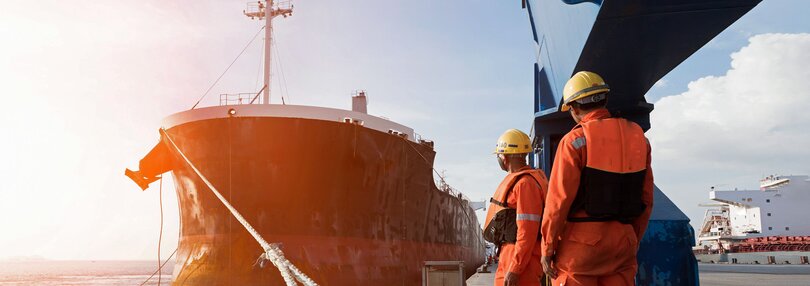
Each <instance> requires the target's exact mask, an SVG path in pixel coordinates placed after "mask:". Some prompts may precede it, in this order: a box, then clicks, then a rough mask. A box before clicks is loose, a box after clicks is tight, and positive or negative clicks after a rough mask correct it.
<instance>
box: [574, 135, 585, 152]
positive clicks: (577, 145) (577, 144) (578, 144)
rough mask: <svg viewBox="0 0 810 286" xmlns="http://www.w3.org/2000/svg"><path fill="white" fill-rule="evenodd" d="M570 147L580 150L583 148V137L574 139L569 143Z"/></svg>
mask: <svg viewBox="0 0 810 286" xmlns="http://www.w3.org/2000/svg"><path fill="white" fill-rule="evenodd" d="M571 145H572V146H574V149H579V148H582V146H585V137H578V138H577V139H574V141H571Z"/></svg>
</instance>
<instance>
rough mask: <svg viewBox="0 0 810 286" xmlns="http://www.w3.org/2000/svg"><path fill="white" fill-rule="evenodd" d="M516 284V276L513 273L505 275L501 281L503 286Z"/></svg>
mask: <svg viewBox="0 0 810 286" xmlns="http://www.w3.org/2000/svg"><path fill="white" fill-rule="evenodd" d="M517 282H518V275H517V274H515V273H514V272H509V273H506V278H505V279H503V286H516V285H517Z"/></svg>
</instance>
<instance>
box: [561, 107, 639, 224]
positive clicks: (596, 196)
mask: <svg viewBox="0 0 810 286" xmlns="http://www.w3.org/2000/svg"><path fill="white" fill-rule="evenodd" d="M580 126H581V128H582V129H583V131H585V139H584V142H578V143H577V144H579V145H585V144H587V162H586V165H585V167H584V168H583V169H582V173H581V176H580V183H579V189H578V190H577V196H576V198H575V199H574V202H573V204H572V205H571V211H570V212H569V215H568V221H570V222H592V221H619V222H621V223H631V222H633V221H634V220H635V219H636V218H637V217H638V216H640V215H641V214H642V213H643V212H644V210H645V209H646V208H647V206H646V205H645V204H644V202H642V200H641V196H642V192H643V191H644V182H645V179H646V175H647V151H648V144H647V139H646V138H645V137H644V131H643V130H642V129H641V127H639V126H638V125H637V124H635V123H633V122H631V121H628V120H626V119H622V118H607V119H601V120H593V121H589V122H586V123H584V124H582V125H580ZM574 141H577V140H574ZM585 142H586V143H585ZM575 147H576V146H575ZM580 210H584V211H585V213H586V214H587V215H588V216H587V217H572V215H573V214H574V213H576V212H578V211H580Z"/></svg>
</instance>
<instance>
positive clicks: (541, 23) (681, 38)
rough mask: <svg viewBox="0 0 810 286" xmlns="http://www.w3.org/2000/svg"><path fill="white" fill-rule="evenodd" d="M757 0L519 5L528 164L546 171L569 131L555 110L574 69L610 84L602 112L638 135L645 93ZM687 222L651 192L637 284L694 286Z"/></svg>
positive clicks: (645, 124)
mask: <svg viewBox="0 0 810 286" xmlns="http://www.w3.org/2000/svg"><path fill="white" fill-rule="evenodd" d="M760 1H761V0H655V1H653V0H647V1H645V0H604V1H603V0H525V1H524V3H525V5H526V8H527V11H528V14H529V20H530V22H531V25H532V31H533V37H534V41H535V43H536V47H537V63H536V64H535V66H534V75H535V76H534V80H535V92H534V113H535V119H534V130H533V137H534V138H533V142H534V144H535V147H536V150H538V151H537V152H536V154H535V156H532V163H533V165H535V166H537V167H541V168H543V169H544V170H546V172H549V171H550V170H551V166H552V164H553V163H554V153H555V152H556V147H557V143H559V141H560V139H561V138H562V136H563V135H564V134H565V133H567V132H568V131H569V130H570V129H571V128H572V127H573V126H574V122H573V121H572V120H571V118H570V116H569V115H568V114H567V113H562V112H558V111H557V108H558V105H559V103H560V101H561V98H562V89H563V86H564V85H565V82H566V81H567V80H568V78H570V77H571V75H573V74H574V73H576V72H577V71H582V70H587V71H593V72H596V73H598V74H600V75H602V77H604V78H605V80H606V81H607V82H608V84H610V87H611V97H610V101H609V103H608V109H610V111H611V113H612V114H613V115H614V116H620V117H624V118H627V119H629V120H632V121H634V122H636V123H638V124H639V125H641V127H642V128H644V130H645V131H646V130H648V129H649V128H650V127H651V126H650V116H649V114H650V112H652V110H653V105H652V104H650V103H648V102H647V101H646V99H645V98H644V95H645V94H646V93H647V91H648V90H649V89H650V88H651V87H652V86H653V84H655V82H657V81H658V80H659V79H661V78H662V77H663V76H664V75H666V74H667V73H669V72H670V71H671V70H672V69H674V68H675V67H676V66H678V65H679V64H680V63H681V62H683V61H684V60H685V59H686V58H688V57H689V56H690V55H692V54H693V53H694V52H696V51H697V50H698V49H700V48H701V47H702V46H703V45H705V44H706V43H708V42H709V41H710V40H711V39H713V38H714V37H715V36H717V34H719V33H720V32H722V31H723V30H724V29H726V28H727V27H728V26H729V25H731V24H732V23H734V22H735V21H736V20H737V19H739V18H740V17H742V16H743V15H745V13H747V12H748V11H750V10H751V9H752V8H754V7H755V6H756V5H757V4H759V2H760ZM693 245H694V231H693V230H692V227H691V226H690V225H689V218H688V217H687V216H686V215H685V214H684V213H683V212H681V210H680V209H678V207H677V206H675V204H673V203H672V201H670V200H669V199H668V198H667V197H666V195H664V193H663V192H661V191H660V190H659V189H658V188H656V192H655V205H654V208H653V214H652V218H651V219H650V225H649V227H648V229H647V232H646V234H645V236H644V238H643V240H642V242H641V248H640V250H639V253H638V262H639V273H638V276H637V277H636V278H637V284H638V285H698V283H699V282H698V272H697V262H696V260H695V257H694V255H693V254H692V250H691V247H692V246H693Z"/></svg>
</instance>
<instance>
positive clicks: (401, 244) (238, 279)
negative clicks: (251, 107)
mask: <svg viewBox="0 0 810 286" xmlns="http://www.w3.org/2000/svg"><path fill="white" fill-rule="evenodd" d="M167 133H168V134H169V135H170V136H171V138H172V139H173V141H174V142H175V143H176V144H177V146H178V147H179V149H180V150H181V151H182V152H183V153H184V154H185V155H186V156H187V157H188V158H189V160H190V161H191V162H192V164H194V165H195V167H197V168H198V169H199V170H200V172H201V173H202V174H203V176H205V177H206V178H207V179H208V180H209V181H210V182H211V183H212V184H213V185H214V186H215V187H216V188H217V189H218V190H219V192H221V193H222V195H223V196H224V197H225V198H226V199H227V200H228V201H229V202H230V203H231V204H232V205H233V206H234V207H235V208H236V209H237V210H239V212H240V213H241V214H242V215H243V216H244V217H245V219H246V220H247V221H248V222H249V223H250V224H252V225H253V227H254V228H255V229H256V230H258V231H259V233H260V234H261V235H262V236H263V237H264V238H265V240H267V241H268V242H270V243H280V244H281V249H282V251H283V252H284V254H285V256H286V257H287V259H289V260H290V261H291V262H292V263H293V264H294V265H296V266H297V267H298V268H299V269H300V270H302V271H303V272H304V273H305V274H307V275H308V276H310V278H312V279H313V280H314V281H315V282H317V283H318V284H320V285H420V284H421V277H422V276H421V275H422V267H423V265H424V262H425V261H464V266H465V274H466V276H467V277H469V276H470V275H472V274H473V273H474V271H475V269H476V268H477V267H478V266H480V265H481V264H483V262H484V255H485V254H484V247H483V240H482V238H481V235H480V233H481V231H480V226H479V225H478V222H477V219H476V215H475V213H474V211H473V210H472V209H471V208H470V206H469V204H468V202H467V201H466V200H465V199H463V198H461V196H457V195H453V194H450V193H447V192H444V191H441V190H439V189H438V188H437V187H436V185H435V184H434V179H433V174H432V172H433V170H432V165H433V157H434V155H435V153H434V151H433V150H432V148H431V147H430V146H426V145H424V144H420V143H416V142H413V141H409V140H407V139H405V138H403V137H401V136H396V135H392V134H388V133H384V132H380V131H377V130H373V129H370V128H366V127H363V126H360V125H357V124H351V123H342V122H333V121H325V120H316V119H304V118H283V117H229V118H228V117H226V118H215V119H206V120H197V121H191V122H186V123H183V124H179V125H176V126H173V127H171V128H169V129H168V130H167ZM162 143H163V144H164V145H163V146H162V148H167V149H166V150H170V149H171V148H169V147H166V146H170V145H168V144H169V143H168V142H167V139H166V138H163V142H162ZM158 147H161V146H160V144H159V146H158ZM156 149H158V148H156ZM154 153H160V152H154V151H153V152H150V155H148V156H147V158H145V159H144V161H149V160H148V159H149V156H155V157H157V156H156V155H155V154H154ZM168 154H169V155H168V157H169V158H171V160H168V161H170V162H172V163H171V167H169V168H167V169H171V170H172V172H173V175H174V178H175V183H176V190H177V195H178V200H179V204H180V213H181V214H180V215H181V228H180V231H181V235H180V241H179V246H178V251H177V262H176V265H175V270H174V283H176V284H178V285H256V284H263V285H284V281H283V280H282V278H281V276H280V275H279V272H278V270H276V269H275V268H274V267H273V266H272V264H269V263H267V264H265V265H264V267H261V266H260V264H257V263H256V262H257V258H258V257H259V255H261V254H262V252H263V251H262V249H261V247H260V246H259V244H258V243H257V242H256V241H255V240H254V239H253V238H252V237H251V236H250V234H249V233H248V232H247V231H246V230H245V229H244V228H243V227H242V225H240V223H239V222H238V221H236V220H235V219H234V217H233V216H232V215H231V213H230V212H229V211H228V210H227V209H226V208H225V207H224V206H223V204H222V203H221V202H220V201H219V200H218V199H217V198H216V196H215V195H214V194H213V193H212V192H211V191H210V190H209V189H208V187H206V185H205V184H204V183H203V182H202V181H201V179H200V178H199V177H198V176H197V175H196V174H195V173H194V172H193V171H192V170H191V168H190V167H189V166H188V165H187V164H186V163H185V161H183V160H182V159H181V158H180V157H179V155H178V154H176V152H171V151H169V152H168ZM163 161H164V162H165V161H166V160H163ZM143 169H144V168H143V162H142V170H143Z"/></svg>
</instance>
